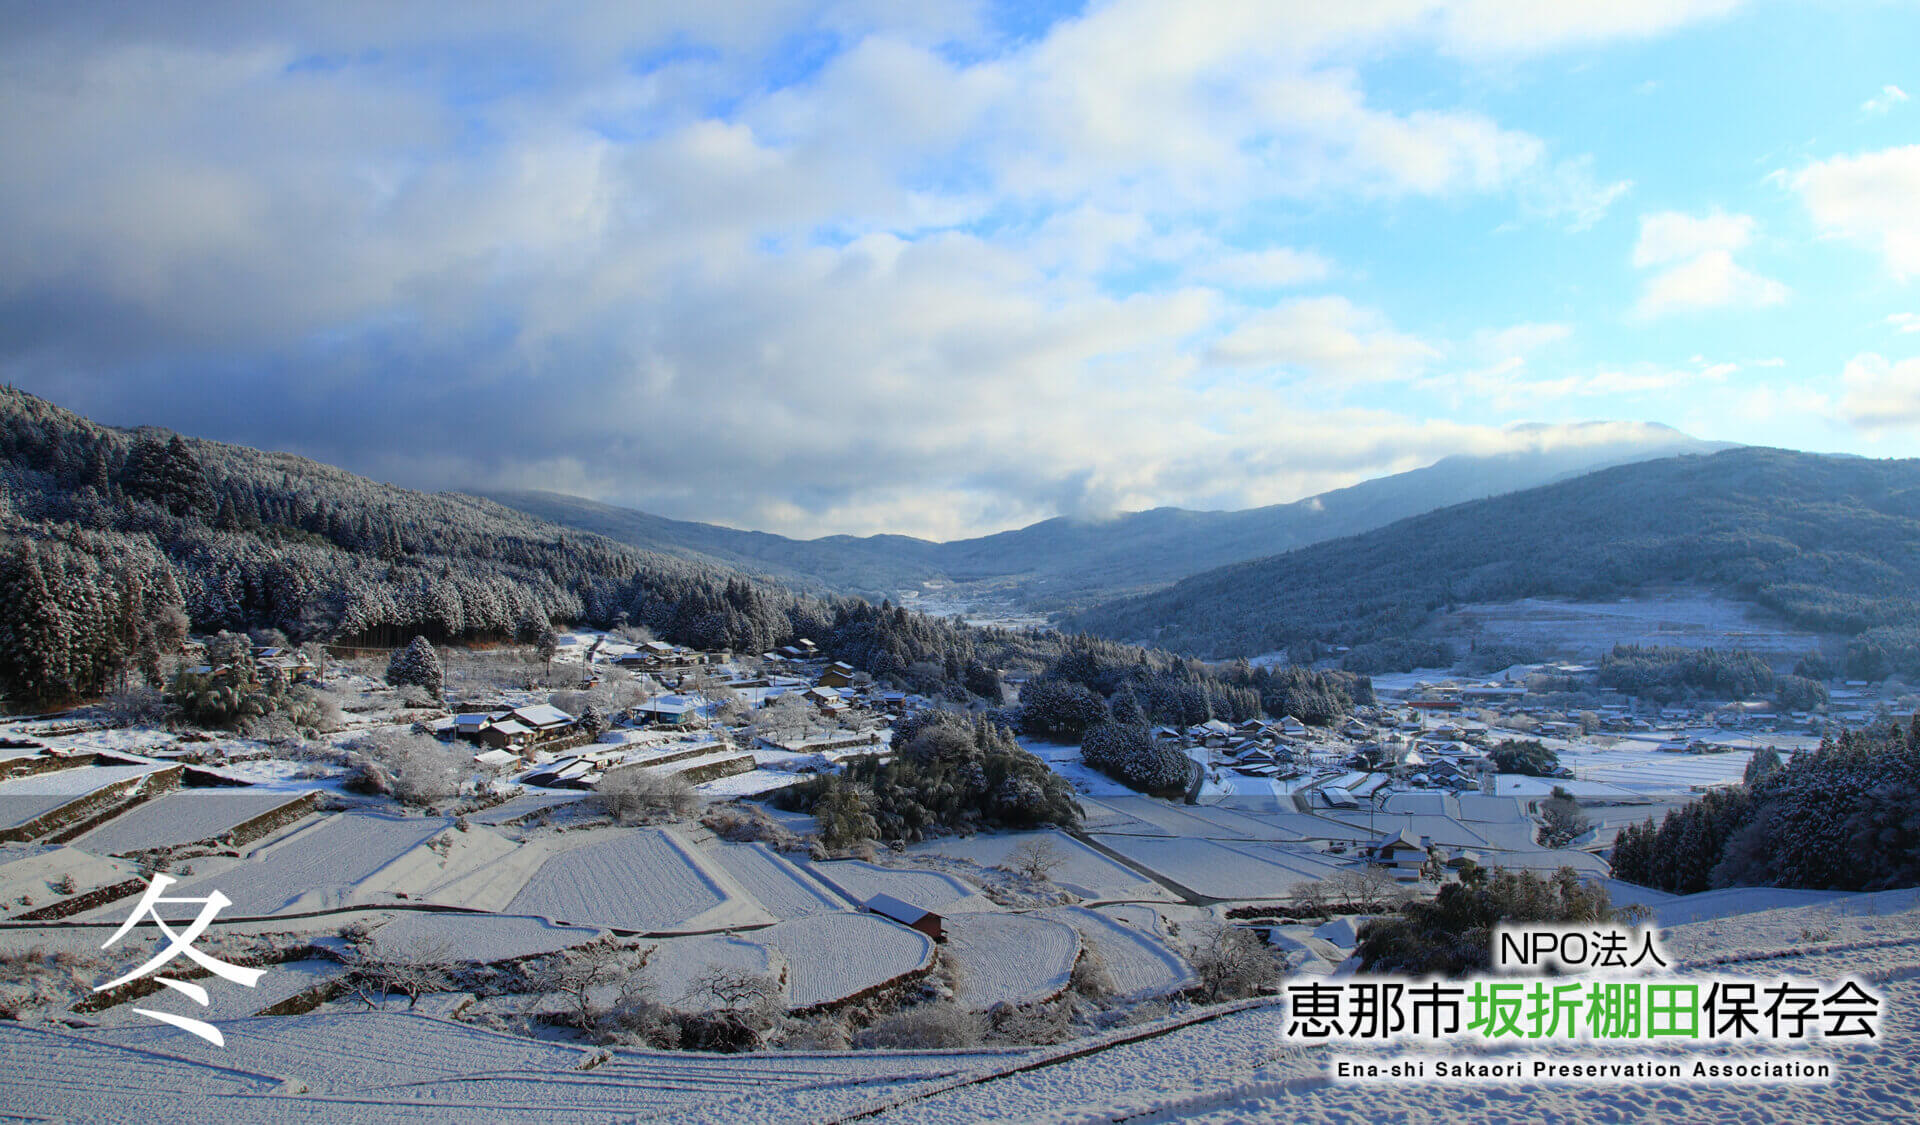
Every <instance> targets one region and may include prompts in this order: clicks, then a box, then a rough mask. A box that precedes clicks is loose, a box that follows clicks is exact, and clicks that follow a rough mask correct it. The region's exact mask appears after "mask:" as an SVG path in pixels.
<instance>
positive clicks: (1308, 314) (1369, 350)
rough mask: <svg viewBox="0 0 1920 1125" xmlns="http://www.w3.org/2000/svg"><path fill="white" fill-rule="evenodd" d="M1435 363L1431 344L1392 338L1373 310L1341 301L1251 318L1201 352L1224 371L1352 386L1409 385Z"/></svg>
mask: <svg viewBox="0 0 1920 1125" xmlns="http://www.w3.org/2000/svg"><path fill="white" fill-rule="evenodd" d="M1439 357H1440V351H1439V349H1438V348H1436V347H1434V346H1433V345H1432V344H1429V343H1427V342H1426V341H1424V340H1421V339H1419V338H1417V337H1414V336H1409V335H1405V334H1403V333H1400V332H1396V331H1394V329H1393V326H1392V325H1391V324H1390V323H1389V322H1388V321H1387V318H1386V317H1385V316H1383V315H1381V314H1380V312H1379V311H1378V310H1375V309H1368V308H1363V307H1361V306H1358V305H1355V304H1354V303H1353V302H1351V301H1349V300H1347V299H1346V298H1344V297H1302V298H1298V299H1295V300H1291V301H1283V302H1281V303H1280V304H1277V305H1275V306H1273V307H1272V308H1269V309H1264V310H1262V311H1260V312H1257V313H1254V314H1253V315H1252V316H1249V317H1247V318H1246V319H1245V320H1243V321H1241V322H1240V323H1239V324H1238V325H1237V326H1235V327H1234V329H1233V330H1232V331H1230V332H1228V333H1227V334H1226V335H1224V336H1222V337H1220V338H1219V339H1218V340H1216V341H1215V342H1214V343H1213V345H1212V346H1211V347H1210V348H1208V349H1207V359H1208V360H1209V361H1210V362H1213V363H1216V364H1222V365H1225V366H1229V367H1259V368H1271V367H1281V368H1286V369H1288V370H1290V371H1292V372H1294V373H1297V374H1302V375H1307V376H1311V377H1316V378H1318V379H1321V380H1323V381H1327V382H1333V383H1339V384H1354V383H1373V382H1391V381H1395V380H1405V379H1411V378H1413V377H1414V376H1416V375H1418V374H1419V373H1420V372H1421V371H1422V370H1423V369H1424V368H1425V367H1426V365H1427V364H1428V363H1430V362H1432V361H1433V360H1435V359H1438V358H1439Z"/></svg>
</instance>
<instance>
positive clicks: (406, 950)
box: [360, 910, 603, 964]
mask: <svg viewBox="0 0 1920 1125" xmlns="http://www.w3.org/2000/svg"><path fill="white" fill-rule="evenodd" d="M360 920H361V921H362V922H363V923H364V924H367V925H371V926H373V927H374V929H373V933H372V938H373V945H374V948H375V950H377V951H378V952H379V954H380V955H381V956H385V957H393V956H404V955H407V954H410V953H413V952H416V951H426V950H445V951H446V953H447V954H448V956H449V958H450V959H455V960H460V961H477V962H480V963H482V964H486V963H490V962H494V961H505V960H508V959H510V958H515V957H530V956H533V955H534V954H539V953H552V952H553V951H555V950H559V949H566V948H568V947H570V946H575V945H581V944H583V943H585V942H589V941H592V940H593V939H594V938H596V937H598V936H599V935H600V934H601V933H602V932H603V931H600V930H596V929H593V928H591V927H587V926H562V925H558V924H556V923H553V922H549V921H548V920H546V919H545V918H533V917H527V916H521V915H513V914H455V913H438V912H434V913H429V912H425V911H413V910H406V911H395V912H394V913H393V914H391V915H373V916H371V917H366V918H362V919H360Z"/></svg>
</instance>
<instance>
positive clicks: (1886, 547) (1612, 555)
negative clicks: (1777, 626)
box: [1069, 448, 1920, 674]
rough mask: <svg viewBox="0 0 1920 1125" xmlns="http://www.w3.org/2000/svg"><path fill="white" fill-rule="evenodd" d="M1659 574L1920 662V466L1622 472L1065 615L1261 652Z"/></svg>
mask: <svg viewBox="0 0 1920 1125" xmlns="http://www.w3.org/2000/svg"><path fill="white" fill-rule="evenodd" d="M1661 583H1689V584H1697V585H1700V586H1704V587H1709V588H1712V589H1715V590H1718V591H1720V592H1721V593H1723V594H1725V595H1727V596H1729V597H1732V598H1735V599H1738V600H1742V601H1747V602H1752V603H1755V604H1758V605H1762V606H1765V607H1767V608H1770V609H1772V610H1774V611H1777V612H1779V613H1781V614H1782V615H1784V616H1785V617H1786V618H1787V619H1788V620H1789V621H1791V622H1792V623H1794V624H1796V625H1799V626H1801V627H1803V628H1808V629H1812V630H1815V631H1819V632H1828V633H1844V634H1854V635H1860V636H1859V639H1858V640H1856V642H1855V648H1854V650H1852V651H1851V652H1850V654H1849V660H1850V661H1852V662H1855V667H1856V671H1859V672H1861V673H1862V674H1871V673H1872V672H1873V671H1874V670H1875V669H1876V668H1878V669H1880V670H1881V671H1882V673H1883V674H1884V671H1885V670H1889V669H1893V668H1906V667H1912V668H1915V669H1917V670H1920V628H1916V626H1920V601H1916V590H1920V461H1912V460H1907V461H1870V460H1865V459H1861V458H1856V457H1833V456H1822V455H1818V454H1809V453H1793V452H1788V451H1784V450H1777V449H1752V448H1742V449H1734V450H1729V451H1726V452H1721V453H1717V454H1713V455H1711V456H1687V457H1678V458H1667V459H1663V460H1657V461H1648V462H1642V463H1638V464H1632V465H1623V466H1617V467H1614V468H1610V469H1605V470H1601V471H1598V472H1594V473H1590V474H1587V475H1584V476H1580V477H1577V478H1575V479H1572V480H1568V481H1563V482H1560V483H1557V484H1551V485H1547V486H1543V487H1540V488H1534V489H1529V490H1527V491H1524V492H1517V493H1512V494H1509V495H1505V496H1498V497H1494V498H1492V499H1487V500H1479V501H1474V502H1471V503H1466V504H1459V505H1456V506H1453V507H1449V508H1444V509H1441V510H1439V511H1435V512H1430V513H1427V514H1425V515H1420V516H1415V517H1413V518H1410V519H1404V520H1401V521H1399V522H1397V523H1394V524H1391V525H1389V526H1387V527H1383V528H1379V529H1376V530H1373V531H1370V532H1367V533H1365V534H1361V535H1356V536H1352V537H1349V538H1345V539H1339V540H1334V541H1330V542H1325V543H1320V544H1316V545H1314V546H1310V547H1305V548H1302V549H1300V550H1295V551H1291V552H1288V553H1286V554H1282V555H1278V556H1275V557H1271V558H1265V559H1259V560H1256V561H1253V562H1245V563H1239V564H1236V565H1233V566H1228V567H1222V568H1220V569H1217V570H1211V571H1208V572H1206V573H1203V574H1197V575H1194V576H1192V577H1190V578H1187V579H1185V580H1184V581H1181V582H1179V583H1176V584H1175V585H1173V586H1171V587H1169V588H1167V589H1164V590H1160V591H1156V592H1153V593H1150V594H1145V595H1141V596H1136V597H1129V598H1122V599H1118V600H1115V601H1111V602H1108V603H1106V604H1103V605H1100V606H1096V607H1094V608H1092V609H1090V610H1087V611H1086V612H1084V613H1081V614H1078V615H1076V616H1073V617H1071V618H1070V619H1069V623H1070V624H1071V625H1072V627H1074V628H1079V629H1085V630H1087V631H1089V632H1093V633H1098V634H1102V635H1106V636H1109V637H1116V638H1122V637H1123V638H1150V639H1151V640H1152V641H1153V643H1154V644H1156V645H1159V646H1162V647H1165V648H1170V649H1172V650H1174V651H1179V652H1189V653H1197V654H1200V655H1205V656H1233V655H1252V654H1255V653H1260V652H1267V651H1272V650H1275V649H1278V648H1283V647H1287V646H1290V645H1294V644H1297V643H1299V642H1302V641H1309V640H1311V641H1320V642H1326V643H1330V644H1344V645H1365V644H1368V643H1369V642H1381V641H1383V640H1388V639H1392V638H1406V637H1410V636H1413V635H1415V634H1416V633H1417V632H1418V631H1419V630H1420V628H1421V627H1422V625H1423V624H1425V623H1426V622H1427V621H1428V620H1429V618H1430V617H1431V616H1432V615H1433V613H1434V612H1435V611H1436V610H1442V609H1445V608H1447V607H1449V606H1453V605H1458V604H1462V603H1470V602H1503V601H1512V600H1515V599H1519V598H1525V597H1534V596H1543V595H1562V596H1577V597H1589V598H1594V597H1609V596H1617V595H1621V594H1625V593H1629V592H1631V591H1634V590H1636V589H1639V588H1641V587H1644V586H1648V585H1652V584H1661ZM1876 649H1877V650H1879V651H1880V652H1881V653H1882V654H1883V655H1882V657H1875V656H1874V655H1873V653H1874V650H1876ZM1876 662H1877V663H1876Z"/></svg>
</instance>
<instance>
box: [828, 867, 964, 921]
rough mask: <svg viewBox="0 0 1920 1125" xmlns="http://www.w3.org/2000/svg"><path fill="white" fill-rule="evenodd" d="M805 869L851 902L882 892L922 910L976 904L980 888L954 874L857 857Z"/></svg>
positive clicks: (941, 909) (940, 909)
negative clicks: (908, 867)
mask: <svg viewBox="0 0 1920 1125" xmlns="http://www.w3.org/2000/svg"><path fill="white" fill-rule="evenodd" d="M808 870H809V871H811V872H812V873H813V874H814V875H816V876H818V877H819V878H820V879H822V880H824V881H825V882H826V883H827V885H828V886H831V887H837V888H838V889H840V890H841V891H842V892H844V893H845V894H846V896H847V897H848V898H849V899H850V900H852V901H853V902H865V901H867V900H868V899H870V898H872V897H873V896H874V895H882V894H885V895H892V896H893V897H895V898H897V899H899V900H900V901H902V902H908V903H912V904H913V905H915V906H917V907H919V908H920V909H922V910H937V911H941V912H946V911H950V910H952V909H954V908H955V906H956V905H958V904H963V903H964V904H968V905H976V900H977V899H978V897H979V893H980V888H978V887H976V886H973V885H972V884H971V883H968V882H967V881H966V880H964V879H961V878H959V877H958V876H955V875H947V874H944V873H942V872H939V871H909V870H904V869H902V868H898V867H881V866H879V865H878V864H873V863H867V862H866V861H864V860H858V859H840V860H833V861H831V862H827V863H814V864H811V865H809V867H808Z"/></svg>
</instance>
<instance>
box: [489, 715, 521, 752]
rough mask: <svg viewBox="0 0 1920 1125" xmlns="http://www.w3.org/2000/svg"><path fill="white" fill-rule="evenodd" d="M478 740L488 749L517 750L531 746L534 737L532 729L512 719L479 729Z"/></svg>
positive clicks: (492, 723)
mask: <svg viewBox="0 0 1920 1125" xmlns="http://www.w3.org/2000/svg"><path fill="white" fill-rule="evenodd" d="M478 740H479V742H480V745H482V746H485V747H487V748H488V749H492V750H518V749H520V748H521V747H523V746H530V745H532V743H533V740H534V735H533V730H532V728H530V727H528V726H526V725H524V724H522V723H518V722H515V721H514V720H512V719H502V720H499V721H497V722H491V723H488V724H487V725H486V726H485V727H483V728H481V730H480V734H479V735H478Z"/></svg>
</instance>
